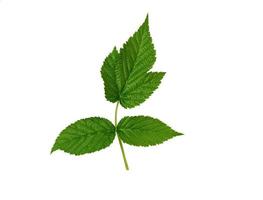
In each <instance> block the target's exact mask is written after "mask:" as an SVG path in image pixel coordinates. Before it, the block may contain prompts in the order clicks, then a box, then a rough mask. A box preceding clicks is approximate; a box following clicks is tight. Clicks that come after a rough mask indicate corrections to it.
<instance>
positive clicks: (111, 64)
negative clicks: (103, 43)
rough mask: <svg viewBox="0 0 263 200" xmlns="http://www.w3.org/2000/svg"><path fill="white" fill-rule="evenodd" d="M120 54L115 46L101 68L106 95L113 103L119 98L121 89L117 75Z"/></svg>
mask: <svg viewBox="0 0 263 200" xmlns="http://www.w3.org/2000/svg"><path fill="white" fill-rule="evenodd" d="M118 56H119V54H118V51H117V49H116V48H115V47H114V49H113V50H112V52H111V53H110V54H109V55H108V56H107V58H106V59H105V60H104V63H103V65H102V68H101V76H102V79H103V81H104V90H105V97H106V99H107V100H108V101H110V102H112V103H114V102H116V101H118V100H119V89H118V86H117V83H116V75H115V66H116V62H117V59H118Z"/></svg>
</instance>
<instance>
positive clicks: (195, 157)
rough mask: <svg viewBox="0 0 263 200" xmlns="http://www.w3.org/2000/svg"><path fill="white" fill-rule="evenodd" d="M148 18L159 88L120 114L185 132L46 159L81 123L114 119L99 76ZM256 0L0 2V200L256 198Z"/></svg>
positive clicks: (260, 63) (259, 175)
mask: <svg viewBox="0 0 263 200" xmlns="http://www.w3.org/2000/svg"><path fill="white" fill-rule="evenodd" d="M147 13H149V20H150V30H151V34H152V37H153V41H154V44H155V48H156V50H157V62H156V63H155V65H154V68H153V70H156V71H165V72H167V74H166V76H165V78H164V80H163V82H162V84H161V86H160V87H159V89H158V90H157V91H156V92H155V93H154V94H153V95H152V96H151V98H150V99H149V100H148V101H146V102H145V103H143V104H142V105H141V106H139V107H137V108H135V109H131V110H125V109H123V108H121V109H120V111H119V112H120V117H121V116H124V115H139V114H143V115H150V116H153V117H157V118H159V119H161V120H162V121H164V122H166V123H167V124H169V125H170V126H172V127H173V128H174V129H176V130H178V131H181V132H183V133H185V135H184V136H182V137H178V138H175V139H172V140H170V141H168V142H166V143H164V144H162V145H160V146H156V147H151V148H136V147H130V146H128V145H125V146H124V147H125V151H126V155H127V158H128V161H129V165H130V168H131V170H130V171H128V172H127V171H125V170H124V166H123V161H122V157H121V152H120V149H119V146H118V143H117V141H116V140H115V141H114V143H113V144H112V145H111V146H110V147H109V148H107V149H105V150H103V151H101V152H97V153H94V154H90V155H84V156H79V157H75V156H71V155H68V154H65V153H63V152H59V151H58V152H55V153H54V154H52V155H50V154H49V153H50V149H51V147H52V145H53V143H54V140H55V138H56V137H57V135H58V134H59V132H60V131H61V130H62V129H63V128H64V127H65V126H67V125H68V124H69V123H71V122H73V121H75V120H77V119H80V118H84V117H90V116H96V115H97V116H102V117H107V118H108V119H111V120H112V119H113V113H114V108H115V105H114V104H111V103H109V102H107V101H106V100H105V98H104V91H103V82H102V79H101V77H100V67H101V64H102V62H103V60H104V58H105V56H106V55H107V54H108V53H109V52H110V51H111V50H112V48H113V46H114V45H117V47H120V46H121V45H122V43H123V42H125V41H126V40H127V38H128V37H129V36H130V35H131V34H132V33H133V32H134V31H135V30H137V28H138V27H139V25H140V24H141V23H142V22H143V21H144V18H145V16H146V14H147ZM262 55H263V6H262V1H253V0H247V1H242V0H238V1H234V0H220V1H211V0H207V1H205V0H201V1H190V0H183V1H174V0H173V1H165V0H162V1H153V0H151V1H143V0H132V1H123V0H118V1H117V0H107V1H102V0H96V1H87V0H76V1H73V0H71V1H69V0H45V1H44V0H43V1H40V0H0V199H1V200H17V199H27V200H36V199H38V200H47V199H63V200H69V199H70V200H72V199H74V200H84V199H117V200H118V199H127V200H130V199H131V200H134V199H173V200H175V199H178V200H196V199H197V200H199V199H200V200H222V199H223V200H225V199H238V200H241V199H242V200H243V199H244V200H245V199H248V200H250V199H251V200H262V199H263V170H262V169H263V160H262V159H263V156H262V153H263V144H262V143H263V123H262V122H263V105H262V104H263V103H262V102H263V95H262V86H263V71H262V67H263V56H262Z"/></svg>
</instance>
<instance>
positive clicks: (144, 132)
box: [117, 116, 183, 146]
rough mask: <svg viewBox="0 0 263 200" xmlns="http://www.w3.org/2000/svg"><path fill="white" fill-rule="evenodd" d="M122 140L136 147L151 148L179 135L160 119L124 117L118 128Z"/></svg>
mask: <svg viewBox="0 0 263 200" xmlns="http://www.w3.org/2000/svg"><path fill="white" fill-rule="evenodd" d="M117 133H118V135H119V137H120V138H121V140H122V141H123V142H125V143H127V144H130V145H135V146H150V145H157V144H161V143H163V142H164V141H166V140H168V139H170V138H172V137H175V136H179V135H183V134H182V133H178V132H176V131H174V130H173V129H172V128H170V127H169V126H167V125H166V124H165V123H163V122H161V121H160V120H158V119H154V118H152V117H148V116H134V117H124V118H122V119H121V121H120V122H119V124H118V126H117Z"/></svg>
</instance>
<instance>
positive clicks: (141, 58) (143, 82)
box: [101, 16, 165, 108]
mask: <svg viewBox="0 0 263 200" xmlns="http://www.w3.org/2000/svg"><path fill="white" fill-rule="evenodd" d="M155 54H156V53H155V50H154V46H153V43H152V38H151V35H150V31H149V22H148V16H147V17H146V19H145V21H144V23H143V24H142V25H141V26H140V28H139V29H138V31H137V32H135V33H134V34H133V36H132V37H130V38H129V39H128V41H127V42H126V43H124V44H123V47H122V48H121V49H120V51H119V53H118V51H117V50H116V48H114V50H113V51H112V52H111V53H110V54H109V56H108V57H107V58H106V59H105V61H104V64H103V66H102V70H101V75H102V78H103V80H104V86H105V96H106V99H107V100H108V101H110V102H113V103H114V102H116V101H119V102H120V104H121V105H122V106H123V107H124V108H133V107H135V106H138V105H139V104H141V103H143V102H144V101H145V100H146V99H147V98H148V97H149V96H150V95H151V94H152V93H153V91H154V90H156V89H157V87H158V86H159V84H160V83H161V80H162V78H163V76H164V74H165V73H164V72H159V73H157V72H148V71H149V70H150V69H151V68H152V66H153V64H154V62H155V60H156V57H155Z"/></svg>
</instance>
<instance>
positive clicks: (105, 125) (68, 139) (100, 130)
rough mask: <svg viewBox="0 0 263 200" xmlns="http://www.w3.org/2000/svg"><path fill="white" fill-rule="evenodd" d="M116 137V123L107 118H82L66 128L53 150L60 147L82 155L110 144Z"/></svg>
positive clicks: (68, 151)
mask: <svg viewBox="0 0 263 200" xmlns="http://www.w3.org/2000/svg"><path fill="white" fill-rule="evenodd" d="M114 137H115V127H114V125H113V124H112V123H111V122H110V121H109V120H107V119H105V118H100V117H91V118H87V119H81V120H78V121H76V122H75V123H73V124H71V125H69V126H68V127H67V128H65V129H64V130H63V131H62V132H61V133H60V135H59V136H58V138H57V139H56V142H55V144H54V146H53V148H52V150H51V152H54V151H56V150H58V149H60V150H63V151H65V152H67V153H70V154H75V155H81V154H85V153H91V152H94V151H98V150H101V149H104V148H106V147H107V146H109V145H110V144H111V143H112V142H113V140H114Z"/></svg>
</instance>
